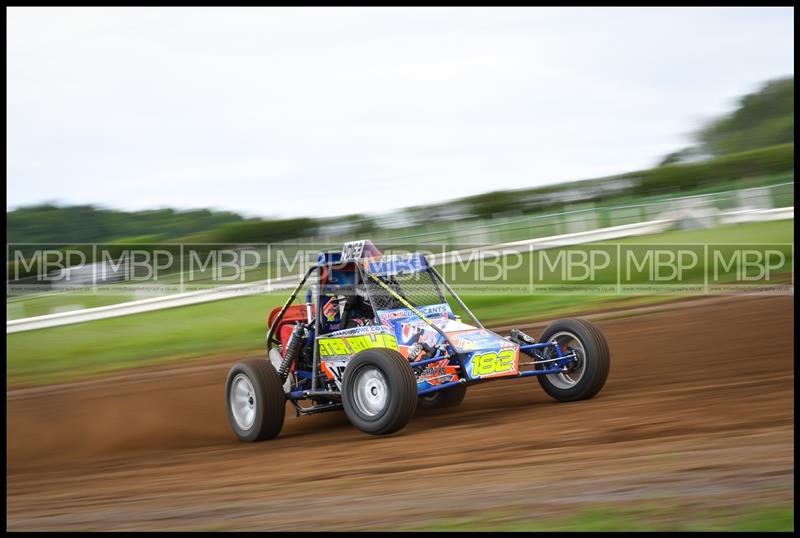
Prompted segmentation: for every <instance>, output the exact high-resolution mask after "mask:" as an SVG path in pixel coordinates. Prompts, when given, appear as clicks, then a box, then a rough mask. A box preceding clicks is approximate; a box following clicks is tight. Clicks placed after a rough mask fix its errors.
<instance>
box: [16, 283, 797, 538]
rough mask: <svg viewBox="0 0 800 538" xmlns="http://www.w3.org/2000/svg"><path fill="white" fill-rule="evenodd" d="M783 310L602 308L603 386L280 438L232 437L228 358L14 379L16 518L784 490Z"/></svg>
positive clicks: (92, 518)
mask: <svg viewBox="0 0 800 538" xmlns="http://www.w3.org/2000/svg"><path fill="white" fill-rule="evenodd" d="M793 321H794V314H793V297H752V298H741V297H740V298H729V299H726V300H723V301H716V302H697V303H687V304H686V305H685V307H681V308H679V309H672V310H667V311H660V312H659V311H657V312H650V313H640V314H637V315H635V316H628V317H620V318H616V319H606V320H601V321H598V324H599V325H600V327H601V328H602V329H603V330H604V332H605V333H606V335H607V337H608V339H609V343H610V347H611V352H612V368H611V374H610V376H609V379H608V383H607V384H606V387H605V388H604V389H603V391H602V392H601V393H600V394H599V395H598V396H597V397H596V398H595V399H593V400H590V401H586V402H576V403H569V404H564V403H556V402H553V401H551V400H549V399H548V397H547V396H546V395H545V394H544V393H543V392H542V390H541V389H540V388H539V385H538V383H537V382H536V380H535V379H521V380H514V381H509V382H497V383H487V384H485V385H480V386H477V387H473V388H471V389H470V390H469V391H468V394H467V397H466V400H465V401H464V403H463V404H462V406H461V407H459V408H457V409H455V410H451V411H436V412H427V413H424V412H419V413H418V416H417V417H416V418H415V419H414V420H413V421H412V422H411V424H409V426H408V427H406V428H405V429H404V430H402V431H401V432H400V433H398V434H396V435H393V436H389V437H385V438H374V437H370V436H367V435H365V434H362V433H361V432H359V431H357V430H355V429H354V428H352V427H351V426H350V425H349V424H348V422H347V420H346V418H345V417H344V415H343V414H342V413H333V414H328V415H319V416H314V417H302V418H299V419H295V418H294V416H293V414H292V416H291V418H288V419H287V421H286V425H285V427H284V431H283V433H282V434H281V436H280V437H279V438H278V439H277V440H275V441H270V442H266V443H258V444H240V443H238V442H237V441H236V440H235V438H234V437H233V434H232V433H230V431H229V428H228V425H227V419H226V417H225V409H224V397H223V386H224V381H225V376H226V374H227V371H228V369H229V367H230V366H231V364H232V363H233V362H234V361H235V358H228V359H226V360H213V361H205V362H193V363H190V364H184V365H183V366H173V367H169V368H161V369H151V370H147V371H142V372H136V373H131V374H127V375H125V376H124V377H117V378H111V379H106V380H99V381H91V382H83V383H77V384H70V385H63V386H59V387H49V388H44V389H27V390H17V391H10V392H8V395H7V402H8V430H7V432H8V447H7V448H8V455H7V458H8V459H7V463H8V489H7V510H8V515H7V527H8V530H35V529H36V530H55V529H71V530H78V529H94V530H101V529H102V530H124V529H212V530H213V529H264V530H277V529H287V530H288V529H295V530H301V529H312V528H316V529H320V530H322V529H325V530H333V529H337V528H350V529H357V528H373V527H382V528H400V527H404V526H413V525H420V524H422V523H424V522H425V521H426V520H431V519H438V518H441V517H459V518H465V517H470V516H472V515H476V513H479V512H481V511H487V510H489V511H493V512H495V513H503V514H514V517H517V518H520V519H528V520H531V519H535V518H536V517H537V516H538V515H541V514H545V513H551V512H562V511H566V510H572V509H573V508H580V507H582V506H586V505H587V504H596V503H605V504H609V503H625V504H627V503H633V502H642V501H644V502H656V503H662V502H664V503H671V504H676V503H677V504H680V505H682V506H683V505H685V506H692V507H694V508H696V507H698V506H700V507H702V506H712V505H713V506H728V507H736V506H743V505H746V504H753V503H758V502H772V501H781V502H791V501H792V500H793V498H794V494H793V471H794V460H793V450H794V425H793V424H794V411H793V402H794V365H793V353H794V337H793ZM540 330H541V329H538V330H533V331H531V332H532V333H533V334H535V335H538V333H539V332H540ZM300 508H303V510H302V516H301V518H297V517H296V516H297V514H299V513H301V512H300V510H299V509H300Z"/></svg>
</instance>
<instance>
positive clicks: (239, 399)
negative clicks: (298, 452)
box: [225, 359, 286, 442]
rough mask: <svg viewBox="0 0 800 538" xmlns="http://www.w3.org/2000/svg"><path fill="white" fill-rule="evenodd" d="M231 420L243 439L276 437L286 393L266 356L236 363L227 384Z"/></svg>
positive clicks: (279, 430)
mask: <svg viewBox="0 0 800 538" xmlns="http://www.w3.org/2000/svg"><path fill="white" fill-rule="evenodd" d="M225 401H226V404H227V408H228V422H230V425H231V429H232V430H233V433H235V434H236V437H238V438H239V440H240V441H246V442H253V441H263V440H265V439H272V438H274V437H277V436H278V434H279V433H280V432H281V428H282V427H283V418H284V414H285V412H286V395H285V394H284V392H283V384H282V383H281V378H280V377H279V376H278V372H276V371H275V367H274V366H272V364H271V363H270V362H269V361H268V360H267V359H247V360H243V361H241V362H238V363H236V365H234V367H233V368H231V371H230V372H229V373H228V382H227V383H226V385H225Z"/></svg>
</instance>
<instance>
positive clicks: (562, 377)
mask: <svg viewBox="0 0 800 538" xmlns="http://www.w3.org/2000/svg"><path fill="white" fill-rule="evenodd" d="M550 341H551V342H552V341H556V342H557V343H558V346H559V347H560V348H564V347H565V346H566V347H568V348H571V349H572V351H574V352H575V354H576V355H577V356H578V360H577V361H576V362H573V363H572V364H571V365H570V369H569V371H567V372H561V373H558V374H548V375H546V376H545V377H547V380H548V381H550V383H552V384H553V385H555V386H556V387H557V388H559V389H571V388H572V387H574V386H575V385H577V384H578V383H579V382H580V380H581V378H582V377H583V373H584V371H586V350H584V349H583V344H582V343H581V341H580V340H579V339H578V337H577V336H575V335H574V334H572V333H571V332H567V331H562V332H559V333H556V334H554V335H553V336H552V337H551V338H550Z"/></svg>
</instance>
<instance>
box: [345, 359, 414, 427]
mask: <svg viewBox="0 0 800 538" xmlns="http://www.w3.org/2000/svg"><path fill="white" fill-rule="evenodd" d="M342 404H343V406H344V412H345V414H346V415H347V418H348V419H350V422H351V423H352V424H353V426H355V427H356V428H358V429H359V430H361V431H363V432H366V433H371V434H373V435H386V434H389V433H394V432H396V431H398V430H400V429H401V428H403V426H405V425H406V424H407V423H408V421H409V420H410V419H411V417H412V416H413V415H414V411H416V408H417V380H416V377H415V376H414V372H413V371H412V370H411V367H410V366H409V365H408V361H407V360H406V359H404V358H403V356H402V355H400V353H398V352H397V351H395V350H393V349H385V348H375V349H367V350H364V351H361V352H360V353H358V354H356V356H355V357H353V358H352V359H351V360H350V362H349V364H348V365H347V368H346V369H345V371H344V377H343V379H342Z"/></svg>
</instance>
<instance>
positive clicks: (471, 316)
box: [428, 264, 483, 329]
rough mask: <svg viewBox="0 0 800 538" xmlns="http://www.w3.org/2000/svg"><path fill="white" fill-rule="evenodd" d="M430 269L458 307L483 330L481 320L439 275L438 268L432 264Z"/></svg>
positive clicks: (429, 266)
mask: <svg viewBox="0 0 800 538" xmlns="http://www.w3.org/2000/svg"><path fill="white" fill-rule="evenodd" d="M428 269H430V270H431V272H432V273H433V274H434V275H435V276H436V279H437V280H438V281H439V282H441V284H442V286H444V289H446V290H447V291H448V292H449V293H450V295H451V296H452V297H453V299H455V300H456V302H457V303H458V306H460V307H461V308H463V309H464V311H465V312H466V313H467V314H468V315H469V317H470V318H472V321H473V322H475V325H477V326H478V327H479V328H481V329H483V324H482V323H481V322H480V320H479V319H478V318H476V317H475V314H473V313H472V310H470V309H469V307H468V306H467V305H465V304H464V301H462V300H461V297H459V296H458V295H456V292H454V291H453V288H451V287H450V284H448V283H447V282H446V281H445V279H443V278H442V275H440V274H439V271H437V270H436V268H435V267H434V266H432V265H430V264H428Z"/></svg>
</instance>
